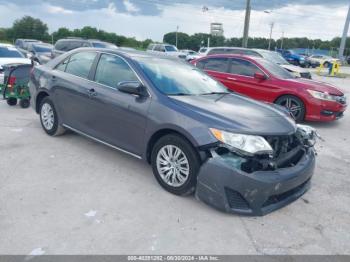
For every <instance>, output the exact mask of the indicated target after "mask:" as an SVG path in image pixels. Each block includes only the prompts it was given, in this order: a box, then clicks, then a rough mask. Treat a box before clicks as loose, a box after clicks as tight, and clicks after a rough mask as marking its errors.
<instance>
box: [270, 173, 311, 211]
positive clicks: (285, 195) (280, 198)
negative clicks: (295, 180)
mask: <svg viewBox="0 0 350 262" xmlns="http://www.w3.org/2000/svg"><path fill="white" fill-rule="evenodd" d="M309 182H310V179H308V180H307V181H305V182H304V183H302V184H301V185H299V186H297V187H295V188H293V189H291V190H289V191H287V192H284V193H282V194H279V195H273V196H270V197H269V198H268V199H267V201H266V202H265V203H264V204H263V207H267V206H270V205H273V204H276V203H279V202H281V201H283V200H285V199H287V198H288V197H290V196H292V195H294V194H296V193H298V192H299V191H301V190H303V189H304V187H305V186H306V185H307V184H308V183H309Z"/></svg>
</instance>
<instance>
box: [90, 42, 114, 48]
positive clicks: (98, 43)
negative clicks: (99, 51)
mask: <svg viewBox="0 0 350 262" xmlns="http://www.w3.org/2000/svg"><path fill="white" fill-rule="evenodd" d="M92 45H93V47H96V48H117V47H116V46H115V45H113V44H110V43H103V42H94V43H92Z"/></svg>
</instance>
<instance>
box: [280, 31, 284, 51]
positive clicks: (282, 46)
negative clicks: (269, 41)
mask: <svg viewBox="0 0 350 262" xmlns="http://www.w3.org/2000/svg"><path fill="white" fill-rule="evenodd" d="M283 40H284V31H282V38H281V49H282V48H283Z"/></svg>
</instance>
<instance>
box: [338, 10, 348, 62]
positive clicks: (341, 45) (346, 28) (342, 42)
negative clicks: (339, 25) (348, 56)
mask: <svg viewBox="0 0 350 262" xmlns="http://www.w3.org/2000/svg"><path fill="white" fill-rule="evenodd" d="M349 22H350V4H349V10H348V15H347V16H346V21H345V25H344V30H343V36H342V39H341V42H340V47H339V59H340V60H341V61H342V62H344V60H345V59H344V49H345V43H346V37H347V35H348V31H349Z"/></svg>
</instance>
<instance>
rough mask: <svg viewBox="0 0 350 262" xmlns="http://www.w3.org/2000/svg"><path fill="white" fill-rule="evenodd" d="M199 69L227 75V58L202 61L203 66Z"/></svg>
mask: <svg viewBox="0 0 350 262" xmlns="http://www.w3.org/2000/svg"><path fill="white" fill-rule="evenodd" d="M201 69H204V70H210V71H215V72H222V73H227V70H228V59H227V58H209V59H206V60H205V61H204V65H202V68H201Z"/></svg>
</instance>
